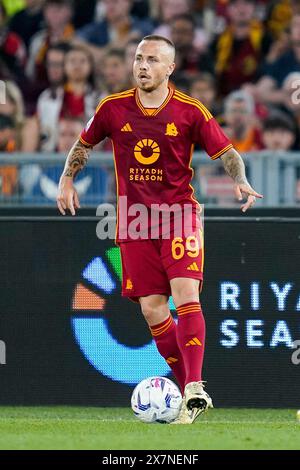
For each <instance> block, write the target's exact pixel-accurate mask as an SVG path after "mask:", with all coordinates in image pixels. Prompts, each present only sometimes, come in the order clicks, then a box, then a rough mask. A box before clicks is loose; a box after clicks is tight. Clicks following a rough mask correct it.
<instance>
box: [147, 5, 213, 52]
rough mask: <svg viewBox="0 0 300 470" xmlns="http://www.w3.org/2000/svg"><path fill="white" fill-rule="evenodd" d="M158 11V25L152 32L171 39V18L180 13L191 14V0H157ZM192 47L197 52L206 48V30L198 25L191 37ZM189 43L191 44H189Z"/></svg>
mask: <svg viewBox="0 0 300 470" xmlns="http://www.w3.org/2000/svg"><path fill="white" fill-rule="evenodd" d="M158 7H159V8H158V11H157V12H156V19H157V21H158V22H159V25H158V26H157V27H156V28H155V29H154V31H153V32H152V34H158V35H159V36H164V37H166V38H168V39H171V21H172V20H173V18H175V17H177V16H181V15H192V16H193V2H192V0H158ZM192 41H193V47H194V48H195V49H196V50H197V51H198V52H204V51H206V49H207V45H208V37H207V34H206V32H205V31H204V30H203V29H201V28H200V27H198V26H197V27H195V32H194V35H193V38H192ZM190 45H191V44H190Z"/></svg>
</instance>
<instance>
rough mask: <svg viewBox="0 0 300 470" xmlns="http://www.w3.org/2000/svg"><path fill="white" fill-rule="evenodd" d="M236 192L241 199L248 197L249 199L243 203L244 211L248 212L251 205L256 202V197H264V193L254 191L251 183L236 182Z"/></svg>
mask: <svg viewBox="0 0 300 470" xmlns="http://www.w3.org/2000/svg"><path fill="white" fill-rule="evenodd" d="M234 192H235V195H236V197H237V199H238V200H239V201H242V200H243V197H245V196H246V197H247V201H246V202H245V203H244V204H242V205H241V209H242V212H246V210H248V209H249V208H250V207H252V206H253V205H254V204H255V201H256V198H259V199H262V198H263V195H262V194H259V193H257V192H256V191H254V189H253V188H251V186H250V185H249V184H246V183H242V184H235V185H234Z"/></svg>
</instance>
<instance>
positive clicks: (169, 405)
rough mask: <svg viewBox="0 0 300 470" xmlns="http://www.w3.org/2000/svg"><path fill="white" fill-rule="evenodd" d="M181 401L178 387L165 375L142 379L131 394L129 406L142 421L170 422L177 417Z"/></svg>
mask: <svg viewBox="0 0 300 470" xmlns="http://www.w3.org/2000/svg"><path fill="white" fill-rule="evenodd" d="M181 402H182V396H181V393H180V391H179V388H178V387H177V385H175V384H174V382H172V380H170V379H167V378H166V377H149V378H147V379H144V380H142V382H140V383H139V384H138V385H137V386H136V387H135V389H134V390H133V393H132V396H131V408H132V410H133V412H134V414H135V416H136V417H137V418H138V419H140V420H141V421H143V422H144V423H154V422H156V423H170V422H171V421H173V420H174V419H176V418H177V416H178V414H179V410H180V406H181Z"/></svg>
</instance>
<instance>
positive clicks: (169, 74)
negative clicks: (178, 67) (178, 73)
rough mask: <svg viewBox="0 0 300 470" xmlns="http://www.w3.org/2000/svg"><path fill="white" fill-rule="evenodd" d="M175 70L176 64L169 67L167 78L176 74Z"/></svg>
mask: <svg viewBox="0 0 300 470" xmlns="http://www.w3.org/2000/svg"><path fill="white" fill-rule="evenodd" d="M174 69H175V62H173V63H172V64H170V65H169V67H168V71H167V78H168V77H170V76H171V75H172V73H173V72H174Z"/></svg>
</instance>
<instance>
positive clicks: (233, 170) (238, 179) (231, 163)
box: [221, 148, 263, 212]
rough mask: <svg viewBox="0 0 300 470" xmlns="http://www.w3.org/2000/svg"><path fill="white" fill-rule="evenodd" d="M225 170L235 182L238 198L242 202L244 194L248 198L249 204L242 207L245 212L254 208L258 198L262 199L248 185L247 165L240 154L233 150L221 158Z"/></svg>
mask: <svg viewBox="0 0 300 470" xmlns="http://www.w3.org/2000/svg"><path fill="white" fill-rule="evenodd" d="M221 159H222V161H223V165H224V168H225V170H226V172H227V173H228V175H229V176H231V178H232V179H233V181H234V182H235V186H234V190H235V194H236V197H237V199H238V200H239V201H242V199H243V194H244V195H245V196H246V197H247V202H246V203H245V204H243V205H242V206H241V209H242V211H243V212H246V210H247V209H249V208H250V207H252V206H253V204H254V203H255V200H256V198H257V197H258V198H262V197H263V196H262V195H261V194H258V193H257V192H256V191H254V189H253V188H252V187H251V186H250V184H249V183H248V180H247V178H246V173H245V165H244V162H243V159H242V157H241V156H240V154H239V153H238V152H237V151H236V150H234V149H233V148H231V149H230V150H228V151H227V152H226V153H224V154H223V155H222V156H221Z"/></svg>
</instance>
